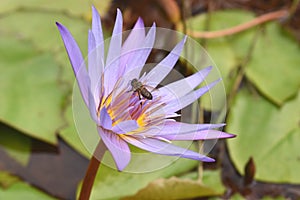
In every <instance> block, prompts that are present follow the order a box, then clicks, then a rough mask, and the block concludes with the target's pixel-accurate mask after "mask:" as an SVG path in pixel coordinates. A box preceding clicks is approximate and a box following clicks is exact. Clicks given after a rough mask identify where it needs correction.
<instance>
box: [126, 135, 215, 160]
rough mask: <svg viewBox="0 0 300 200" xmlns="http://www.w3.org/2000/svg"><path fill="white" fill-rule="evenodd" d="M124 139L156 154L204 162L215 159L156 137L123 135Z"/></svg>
mask: <svg viewBox="0 0 300 200" xmlns="http://www.w3.org/2000/svg"><path fill="white" fill-rule="evenodd" d="M124 140H126V141H127V142H128V143H130V144H132V145H134V146H136V147H139V148H141V149H144V150H146V151H150V152H152V153H156V154H163V155H168V156H179V157H183V158H189V159H193V160H200V161H204V162H214V161H215V160H214V159H212V158H209V157H207V156H204V155H201V154H199V153H196V152H194V151H190V150H187V149H184V148H181V147H178V146H175V145H173V144H169V143H166V142H162V141H160V140H157V139H153V138H138V139H136V138H134V137H129V136H128V137H124Z"/></svg>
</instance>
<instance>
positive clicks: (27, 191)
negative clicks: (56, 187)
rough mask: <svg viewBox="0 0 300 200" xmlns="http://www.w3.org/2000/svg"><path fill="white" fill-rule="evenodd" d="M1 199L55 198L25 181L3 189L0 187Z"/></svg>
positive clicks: (31, 199) (32, 199)
mask: <svg viewBox="0 0 300 200" xmlns="http://www.w3.org/2000/svg"><path fill="white" fill-rule="evenodd" d="M0 199H9V200H20V199H30V200H41V199H43V200H55V198H53V197H50V196H48V195H46V194H45V193H43V192H41V191H40V190H38V189H36V188H34V187H32V186H30V185H28V184H27V183H24V182H17V183H15V184H13V185H12V186H11V187H9V188H7V189H2V188H1V187H0Z"/></svg>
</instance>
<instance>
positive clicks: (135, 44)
mask: <svg viewBox="0 0 300 200" xmlns="http://www.w3.org/2000/svg"><path fill="white" fill-rule="evenodd" d="M144 40H145V29H144V22H143V20H142V18H139V19H138V20H137V22H136V24H135V26H134V27H133V29H132V30H131V32H130V34H129V36H128V37H127V39H126V41H125V42H124V44H123V46H122V52H121V54H122V56H121V63H120V72H119V76H121V75H122V74H123V73H124V71H125V69H126V65H127V64H128V62H131V60H132V59H133V58H134V56H136V53H137V51H138V49H139V48H141V47H143V45H144Z"/></svg>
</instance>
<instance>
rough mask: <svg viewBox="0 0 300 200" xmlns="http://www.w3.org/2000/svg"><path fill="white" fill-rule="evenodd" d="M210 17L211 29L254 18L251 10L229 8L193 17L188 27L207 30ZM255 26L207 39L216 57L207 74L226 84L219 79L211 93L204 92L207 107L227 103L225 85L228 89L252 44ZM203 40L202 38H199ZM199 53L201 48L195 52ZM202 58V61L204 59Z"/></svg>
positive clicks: (213, 58) (212, 79)
mask: <svg viewBox="0 0 300 200" xmlns="http://www.w3.org/2000/svg"><path fill="white" fill-rule="evenodd" d="M208 18H209V31H219V30H223V29H228V28H231V27H234V26H236V25H239V24H242V23H244V22H247V21H249V20H251V19H253V18H254V16H253V14H252V13H251V12H246V11H238V10H226V11H217V12H213V13H210V15H209V16H208V15H207V14H204V15H199V16H196V17H193V18H191V19H189V20H188V21H187V24H188V25H190V27H189V29H191V30H193V31H204V30H205V29H204V27H205V22H206V21H207V20H208ZM255 32H256V29H250V30H247V31H244V32H241V33H238V34H234V35H232V36H226V37H219V38H214V39H207V40H206V41H205V49H206V50H207V52H208V54H209V55H210V56H211V59H212V60H213V62H214V64H213V66H214V68H216V69H213V71H212V72H211V74H213V75H210V76H208V77H207V79H206V80H207V81H208V82H212V81H214V80H216V79H218V78H222V81H223V82H224V86H223V85H222V84H221V83H219V84H218V85H216V86H215V87H214V88H212V89H211V90H210V91H211V93H210V94H207V95H204V96H203V97H202V98H201V100H202V105H203V106H204V108H205V109H206V110H220V109H221V108H223V107H224V105H225V97H224V94H225V93H226V92H224V89H225V90H226V91H227V92H229V91H230V88H231V85H232V78H233V77H234V76H235V73H234V72H235V70H236V69H237V67H238V66H239V65H240V64H242V63H243V62H244V60H245V58H246V56H247V54H248V51H249V48H250V45H251V43H252V41H253V38H254V35H255ZM197 40H198V41H199V42H201V39H197ZM195 54H196V55H199V52H196V53H195ZM202 62H203V61H202Z"/></svg>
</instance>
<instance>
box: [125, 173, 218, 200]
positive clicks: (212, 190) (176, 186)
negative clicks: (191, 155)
mask: <svg viewBox="0 0 300 200" xmlns="http://www.w3.org/2000/svg"><path fill="white" fill-rule="evenodd" d="M190 176H192V177H193V176H195V179H188V178H183V177H180V178H178V177H171V178H169V179H157V180H154V181H152V182H150V183H149V184H148V185H147V186H146V187H145V188H143V189H141V190H139V191H138V192H137V193H136V194H135V195H133V196H130V197H125V198H123V199H124V200H126V199H128V200H129V199H130V200H134V199H189V198H196V197H198V198H199V197H206V196H218V195H222V193H223V192H224V187H222V183H221V179H220V173H219V171H204V172H203V177H202V178H203V181H202V182H203V183H202V182H201V181H200V180H197V176H198V174H197V173H196V172H195V173H192V174H190ZM207 183H208V184H207Z"/></svg>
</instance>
